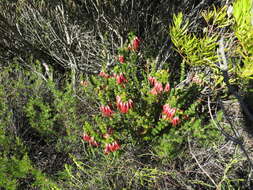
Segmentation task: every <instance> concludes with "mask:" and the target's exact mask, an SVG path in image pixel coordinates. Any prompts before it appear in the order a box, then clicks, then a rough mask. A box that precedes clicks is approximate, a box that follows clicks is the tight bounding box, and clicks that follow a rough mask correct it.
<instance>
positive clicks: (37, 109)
mask: <svg viewBox="0 0 253 190" xmlns="http://www.w3.org/2000/svg"><path fill="white" fill-rule="evenodd" d="M25 111H26V114H27V117H28V118H29V123H30V125H31V126H32V127H34V128H35V129H37V130H38V131H39V132H40V133H41V134H42V135H44V136H47V135H49V134H54V130H53V124H54V118H53V116H52V110H51V108H50V106H49V105H48V104H46V103H44V102H43V100H41V99H40V98H30V100H29V101H28V103H27V105H26V109H25Z"/></svg>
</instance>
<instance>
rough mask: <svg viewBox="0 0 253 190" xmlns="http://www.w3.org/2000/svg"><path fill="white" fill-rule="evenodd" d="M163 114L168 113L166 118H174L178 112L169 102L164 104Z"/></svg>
mask: <svg viewBox="0 0 253 190" xmlns="http://www.w3.org/2000/svg"><path fill="white" fill-rule="evenodd" d="M162 113H163V114H165V115H166V118H167V119H170V120H171V119H172V118H173V117H174V115H175V113H176V108H171V107H170V105H169V104H165V105H164V106H163V111H162Z"/></svg>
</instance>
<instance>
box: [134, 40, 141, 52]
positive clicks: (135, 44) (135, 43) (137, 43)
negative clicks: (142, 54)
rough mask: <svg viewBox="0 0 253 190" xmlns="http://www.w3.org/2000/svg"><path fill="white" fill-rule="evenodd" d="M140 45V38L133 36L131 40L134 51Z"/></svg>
mask: <svg viewBox="0 0 253 190" xmlns="http://www.w3.org/2000/svg"><path fill="white" fill-rule="evenodd" d="M139 47H140V38H138V37H135V38H134V40H133V49H134V50H135V51H136V50H138V49H139Z"/></svg>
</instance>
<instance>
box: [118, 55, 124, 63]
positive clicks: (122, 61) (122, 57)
mask: <svg viewBox="0 0 253 190" xmlns="http://www.w3.org/2000/svg"><path fill="white" fill-rule="evenodd" d="M119 62H120V63H124V62H125V58H124V56H123V55H120V56H119Z"/></svg>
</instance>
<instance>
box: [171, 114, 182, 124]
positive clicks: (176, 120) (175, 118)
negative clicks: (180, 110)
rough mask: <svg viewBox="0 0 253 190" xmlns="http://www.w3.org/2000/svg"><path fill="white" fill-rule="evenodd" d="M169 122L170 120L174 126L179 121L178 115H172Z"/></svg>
mask: <svg viewBox="0 0 253 190" xmlns="http://www.w3.org/2000/svg"><path fill="white" fill-rule="evenodd" d="M171 122H172V125H173V126H176V125H178V124H179V123H180V119H179V117H177V116H176V117H174V118H173V119H172V120H171Z"/></svg>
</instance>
